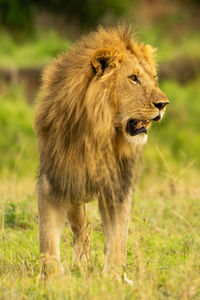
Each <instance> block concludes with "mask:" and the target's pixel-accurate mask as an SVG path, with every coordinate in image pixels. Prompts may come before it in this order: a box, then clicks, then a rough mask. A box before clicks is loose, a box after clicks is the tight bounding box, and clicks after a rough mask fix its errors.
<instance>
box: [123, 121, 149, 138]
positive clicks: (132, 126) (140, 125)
mask: <svg viewBox="0 0 200 300" xmlns="http://www.w3.org/2000/svg"><path fill="white" fill-rule="evenodd" d="M150 123H151V121H150V120H146V121H138V120H134V119H129V120H128V122H127V125H126V132H127V133H128V134H130V135H131V136H134V135H137V134H140V133H146V134H147V128H148V127H149V125H150Z"/></svg>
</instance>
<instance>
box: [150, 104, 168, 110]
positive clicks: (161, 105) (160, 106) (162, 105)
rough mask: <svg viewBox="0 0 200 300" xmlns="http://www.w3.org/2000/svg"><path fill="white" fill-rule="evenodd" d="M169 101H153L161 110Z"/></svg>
mask: <svg viewBox="0 0 200 300" xmlns="http://www.w3.org/2000/svg"><path fill="white" fill-rule="evenodd" d="M167 104H169V102H153V105H154V106H155V107H156V108H158V109H159V110H161V109H163V108H164V107H165V106H166V105H167Z"/></svg>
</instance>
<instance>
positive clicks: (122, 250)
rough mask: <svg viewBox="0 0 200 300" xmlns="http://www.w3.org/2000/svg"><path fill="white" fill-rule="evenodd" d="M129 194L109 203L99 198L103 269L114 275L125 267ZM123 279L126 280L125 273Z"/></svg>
mask: <svg viewBox="0 0 200 300" xmlns="http://www.w3.org/2000/svg"><path fill="white" fill-rule="evenodd" d="M131 195H132V193H129V195H128V196H127V197H126V198H125V199H123V201H115V203H110V202H109V201H106V199H104V198H101V199H99V209H100V213H101V217H102V222H103V228H104V234H105V240H106V245H105V264H104V271H105V272H109V273H112V274H114V275H115V274H116V276H118V275H120V274H122V273H124V272H125V267H126V255H127V253H126V252H127V237H128V224H129V214H130V207H131ZM124 279H125V280H127V281H128V279H127V277H126V274H125V273H124ZM129 283H130V282H129Z"/></svg>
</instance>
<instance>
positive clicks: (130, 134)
mask: <svg viewBox="0 0 200 300" xmlns="http://www.w3.org/2000/svg"><path fill="white" fill-rule="evenodd" d="M117 95H118V105H117V116H116V118H117V123H118V124H119V127H120V128H121V130H122V132H123V135H124V137H125V139H126V140H127V141H128V142H131V143H134V144H138V143H139V144H142V143H145V142H146V140H147V133H148V128H149V126H150V124H151V122H152V121H159V120H161V119H162V117H163V115H164V113H165V110H166V105H167V104H168V103H169V101H168V99H167V97H166V96H165V94H164V93H163V92H162V91H161V90H160V89H159V87H158V85H157V82H156V74H155V73H154V72H153V70H152V69H151V67H150V65H149V64H148V63H147V62H145V60H144V61H142V62H140V61H139V59H138V58H137V57H134V56H133V55H129V56H127V57H126V59H125V60H124V62H123V63H122V65H121V68H120V70H119V73H118V86H117Z"/></svg>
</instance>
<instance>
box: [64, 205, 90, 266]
mask: <svg viewBox="0 0 200 300" xmlns="http://www.w3.org/2000/svg"><path fill="white" fill-rule="evenodd" d="M67 216H68V221H69V223H70V226H71V229H72V232H73V239H74V253H73V264H74V265H77V266H79V267H81V266H82V263H83V262H85V263H88V261H89V235H88V232H87V222H86V208H85V204H84V203H83V204H79V205H78V204H71V203H69V204H68V205H67Z"/></svg>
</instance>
